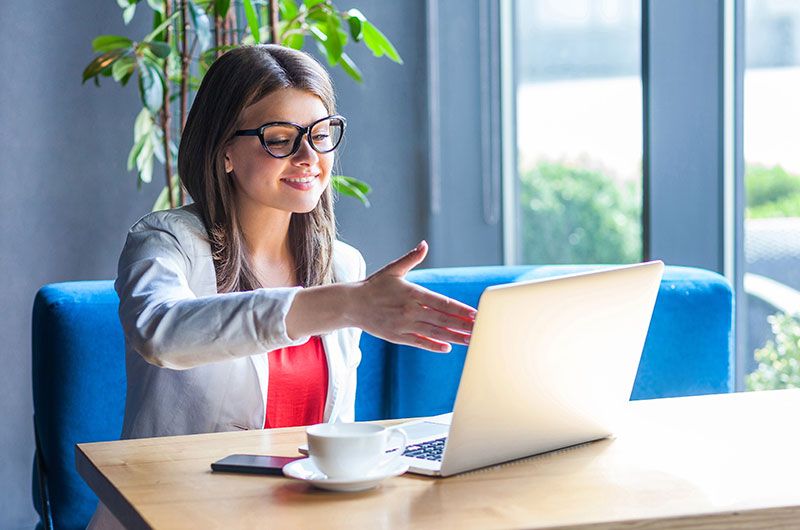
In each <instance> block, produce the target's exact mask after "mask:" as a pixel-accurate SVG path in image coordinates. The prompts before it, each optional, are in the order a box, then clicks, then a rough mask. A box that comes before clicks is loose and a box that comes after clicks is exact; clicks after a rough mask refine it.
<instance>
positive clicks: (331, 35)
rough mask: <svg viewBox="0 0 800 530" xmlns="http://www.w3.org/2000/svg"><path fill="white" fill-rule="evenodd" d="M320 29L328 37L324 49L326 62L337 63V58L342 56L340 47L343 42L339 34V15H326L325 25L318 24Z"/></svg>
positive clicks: (342, 45) (341, 47)
mask: <svg viewBox="0 0 800 530" xmlns="http://www.w3.org/2000/svg"><path fill="white" fill-rule="evenodd" d="M320 29H321V30H323V31H324V32H325V34H326V35H327V37H328V38H327V39H326V40H325V49H326V50H327V51H328V63H330V64H331V65H334V64H338V62H339V59H340V58H341V57H342V49H343V48H344V42H343V41H342V37H341V35H340V34H339V17H338V16H336V15H328V20H327V21H326V23H325V26H320Z"/></svg>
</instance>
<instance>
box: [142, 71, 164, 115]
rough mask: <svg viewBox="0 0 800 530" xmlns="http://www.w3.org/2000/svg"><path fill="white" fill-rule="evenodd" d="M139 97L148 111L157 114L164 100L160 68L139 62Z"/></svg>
mask: <svg viewBox="0 0 800 530" xmlns="http://www.w3.org/2000/svg"><path fill="white" fill-rule="evenodd" d="M139 95H140V97H141V99H142V103H143V104H144V106H145V107H147V110H149V111H150V112H151V113H153V114H156V113H157V112H158V111H159V110H161V105H162V104H163V100H164V80H163V79H162V78H161V72H159V70H158V68H157V67H156V66H155V65H154V64H153V63H151V62H150V61H148V60H147V59H142V60H140V61H139Z"/></svg>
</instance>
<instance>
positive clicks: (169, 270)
mask: <svg viewBox="0 0 800 530" xmlns="http://www.w3.org/2000/svg"><path fill="white" fill-rule="evenodd" d="M146 219H147V217H145V219H143V220H142V221H140V222H139V223H137V225H134V227H133V228H132V229H131V230H130V232H129V233H128V238H127V241H126V242H125V247H124V249H123V251H122V254H121V256H120V260H119V267H118V274H117V280H116V282H115V284H114V286H115V289H116V291H117V294H118V295H119V299H120V305H119V316H120V321H121V323H122V327H123V330H124V332H125V338H126V340H127V341H128V343H129V345H130V346H131V347H133V349H135V350H136V351H137V352H138V353H139V354H140V355H141V356H142V357H143V358H144V359H145V360H146V361H147V362H149V363H151V364H154V365H156V366H160V367H165V368H172V369H178V370H180V369H186V368H192V367H195V366H199V365H202V364H207V363H212V362H217V361H225V360H230V359H233V358H238V357H244V356H249V355H253V354H258V353H263V352H264V351H270V350H274V349H278V348H282V347H286V346H292V345H295V344H303V343H304V342H306V341H307V340H308V337H301V338H299V339H297V340H295V341H292V340H291V339H290V338H289V336H288V335H287V333H286V313H287V312H288V311H289V308H290V306H291V304H292V301H293V299H294V296H295V295H296V294H297V292H298V290H300V289H301V288H300V287H292V288H279V289H256V290H253V291H249V292H240V293H225V294H214V295H210V296H200V297H198V296H196V295H195V293H194V292H193V291H192V289H191V288H190V287H189V282H188V271H189V270H190V266H191V259H192V256H193V254H192V252H191V246H190V245H191V242H189V243H187V242H186V241H182V240H185V239H190V238H185V237H178V236H176V232H177V233H180V231H179V230H173V229H171V228H172V227H170V226H169V225H168V224H167V223H155V222H152V221H151V222H147V221H145V220H146ZM187 247H190V248H187Z"/></svg>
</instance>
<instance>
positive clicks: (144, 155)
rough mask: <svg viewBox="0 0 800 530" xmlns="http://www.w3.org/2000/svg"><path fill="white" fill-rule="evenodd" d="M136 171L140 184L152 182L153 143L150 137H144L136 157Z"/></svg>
mask: <svg viewBox="0 0 800 530" xmlns="http://www.w3.org/2000/svg"><path fill="white" fill-rule="evenodd" d="M136 170H137V173H138V176H139V180H140V181H141V182H150V181H151V180H153V143H152V136H151V135H147V136H145V137H144V141H143V142H142V148H141V150H139V153H138V154H137V155H136Z"/></svg>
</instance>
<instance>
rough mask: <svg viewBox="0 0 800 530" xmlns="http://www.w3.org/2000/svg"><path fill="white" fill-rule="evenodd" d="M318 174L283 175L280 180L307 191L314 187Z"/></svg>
mask: <svg viewBox="0 0 800 530" xmlns="http://www.w3.org/2000/svg"><path fill="white" fill-rule="evenodd" d="M318 177H319V175H301V176H297V177H284V178H282V179H281V182H283V183H284V184H286V185H288V186H291V187H292V188H294V189H296V190H300V191H308V190H310V189H311V188H313V187H314V184H316V182H317V178H318Z"/></svg>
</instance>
